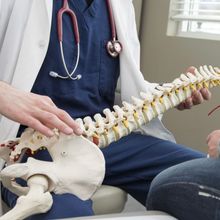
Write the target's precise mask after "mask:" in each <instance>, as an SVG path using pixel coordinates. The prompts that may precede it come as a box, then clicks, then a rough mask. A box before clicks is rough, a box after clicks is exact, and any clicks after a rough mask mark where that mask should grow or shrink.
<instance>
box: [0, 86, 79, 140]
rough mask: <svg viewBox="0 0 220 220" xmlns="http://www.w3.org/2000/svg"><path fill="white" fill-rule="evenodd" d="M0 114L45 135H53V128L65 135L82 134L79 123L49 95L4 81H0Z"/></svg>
mask: <svg viewBox="0 0 220 220" xmlns="http://www.w3.org/2000/svg"><path fill="white" fill-rule="evenodd" d="M0 114H2V115H4V116H5V117H7V118H9V119H11V120H13V121H16V122H18V123H20V124H22V125H26V126H28V127H31V128H33V129H35V130H37V131H39V132H40V133H42V134H44V135H46V136H53V134H54V133H53V131H52V129H54V128H57V129H58V130H59V131H61V132H62V133H64V134H67V135H70V134H72V133H75V134H77V135H81V134H82V130H81V129H80V127H79V125H78V124H77V123H76V122H75V121H74V120H73V119H72V118H71V117H70V116H69V114H68V113H66V112H65V111H63V110H61V109H59V108H57V107H56V105H55V104H54V103H53V101H52V100H51V99H50V98H49V97H47V96H41V95H37V94H34V93H28V92H24V91H21V90H18V89H15V88H13V87H12V86H10V85H8V84H6V83H4V82H0Z"/></svg>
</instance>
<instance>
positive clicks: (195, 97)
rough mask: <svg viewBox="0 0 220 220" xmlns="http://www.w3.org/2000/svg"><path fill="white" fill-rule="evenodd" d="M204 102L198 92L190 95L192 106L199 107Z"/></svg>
mask: <svg viewBox="0 0 220 220" xmlns="http://www.w3.org/2000/svg"><path fill="white" fill-rule="evenodd" d="M203 101H204V99H203V96H202V94H201V93H200V92H199V91H194V92H193V94H192V103H193V105H199V104H201V103H202V102H203Z"/></svg>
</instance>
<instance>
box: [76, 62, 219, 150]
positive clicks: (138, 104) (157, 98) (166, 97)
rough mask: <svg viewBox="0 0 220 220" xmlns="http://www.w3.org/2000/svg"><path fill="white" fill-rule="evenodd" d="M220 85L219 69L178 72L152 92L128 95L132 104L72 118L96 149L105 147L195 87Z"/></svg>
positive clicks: (163, 110) (185, 96)
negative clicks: (92, 114)
mask: <svg viewBox="0 0 220 220" xmlns="http://www.w3.org/2000/svg"><path fill="white" fill-rule="evenodd" d="M217 85H220V69H219V68H216V67H215V68H213V67H212V66H209V67H208V66H201V67H200V68H199V69H195V72H194V74H192V73H190V72H188V73H186V74H181V75H180V77H179V78H177V79H175V80H174V81H173V82H172V83H164V84H162V85H158V86H157V87H156V88H155V89H154V91H152V94H148V93H144V92H141V93H140V97H132V102H133V103H132V104H131V103H127V102H123V103H122V104H123V107H119V106H117V105H115V106H113V109H114V110H113V111H111V110H110V109H105V110H104V111H103V113H104V115H105V117H103V116H102V115H101V114H96V115H95V116H94V117H93V118H91V117H85V118H84V119H80V118H79V119H76V122H78V123H79V125H80V127H81V128H82V129H83V131H84V135H85V137H86V138H88V139H89V140H90V141H92V142H93V143H95V144H96V145H98V146H99V147H100V148H102V147H106V146H108V145H109V144H110V143H112V142H114V141H117V140H118V139H120V138H121V137H123V136H126V135H127V134H129V133H131V132H132V131H134V130H136V129H137V128H139V127H141V126H142V125H144V124H146V123H148V122H149V121H151V120H152V119H153V118H155V117H157V116H158V115H160V114H163V113H164V112H166V111H167V110H169V109H170V108H173V107H175V106H177V105H178V104H180V103H181V102H183V101H184V100H186V99H187V98H188V97H190V96H191V95H192V92H193V91H195V90H200V89H201V88H209V87H210V88H211V87H213V86H217Z"/></svg>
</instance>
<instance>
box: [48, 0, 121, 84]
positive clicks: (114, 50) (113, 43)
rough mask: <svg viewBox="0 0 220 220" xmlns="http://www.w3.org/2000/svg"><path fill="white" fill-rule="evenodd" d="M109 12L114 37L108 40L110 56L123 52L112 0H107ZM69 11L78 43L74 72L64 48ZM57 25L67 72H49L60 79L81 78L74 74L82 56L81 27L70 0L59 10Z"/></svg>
mask: <svg viewBox="0 0 220 220" xmlns="http://www.w3.org/2000/svg"><path fill="white" fill-rule="evenodd" d="M106 4H107V8H108V12H109V20H110V25H111V32H112V39H111V40H109V41H108V42H107V45H106V49H107V51H108V53H109V55H110V56H112V57H114V58H115V57H117V56H118V55H119V54H120V53H121V52H122V44H121V43H120V42H119V41H118V40H117V34H116V25H115V20H114V16H113V11H112V7H111V4H110V0H106ZM65 13H67V14H68V15H69V16H70V18H71V21H72V25H73V30H74V35H75V36H74V37H75V42H76V45H77V58H76V62H75V65H74V68H73V70H72V72H70V71H69V70H68V68H67V65H66V61H65V57H64V50H63V15H64V14H65ZM57 27H58V30H57V32H58V39H59V43H60V52H61V58H62V62H63V66H64V69H65V72H66V76H62V75H59V74H58V73H56V72H54V71H51V72H50V73H49V74H50V76H52V77H55V78H60V79H72V80H79V79H81V78H82V75H80V74H78V75H76V76H74V74H75V72H76V70H77V67H78V65H79V58H80V34H79V27H78V21H77V17H76V14H75V13H74V11H73V10H71V9H70V7H69V3H68V0H63V7H62V8H61V9H60V10H59V11H58V14H57Z"/></svg>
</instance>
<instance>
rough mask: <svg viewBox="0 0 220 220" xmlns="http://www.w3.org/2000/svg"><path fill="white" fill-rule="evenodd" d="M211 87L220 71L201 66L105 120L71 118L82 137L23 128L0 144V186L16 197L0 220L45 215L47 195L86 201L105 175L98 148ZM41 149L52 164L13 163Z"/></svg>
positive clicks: (219, 77) (49, 203) (48, 203)
mask: <svg viewBox="0 0 220 220" xmlns="http://www.w3.org/2000/svg"><path fill="white" fill-rule="evenodd" d="M216 85H220V69H219V68H213V67H211V66H209V67H207V66H202V67H200V68H199V69H196V70H195V74H192V73H187V74H181V75H180V77H179V78H177V79H175V80H174V81H173V82H172V83H166V84H163V85H158V86H157V87H156V88H155V89H154V91H153V92H152V94H146V93H141V94H140V97H136V98H135V97H132V100H133V103H132V104H130V103H127V102H123V107H119V106H117V105H115V106H113V109H114V111H111V110H110V109H105V110H104V111H103V113H104V115H105V117H103V116H102V115H101V114H96V115H95V116H94V118H91V117H85V118H84V119H77V120H76V121H77V122H78V123H79V125H80V126H81V128H82V129H83V131H84V135H83V136H80V137H79V136H75V135H71V136H66V135H64V134H61V133H59V131H57V130H56V129H55V130H54V136H53V137H52V138H47V137H45V136H43V135H42V134H40V133H39V132H37V131H34V130H32V129H30V128H28V129H26V130H25V132H24V133H23V134H22V136H21V138H19V139H15V140H12V141H6V142H5V143H3V144H1V145H0V146H1V147H0V157H1V158H3V159H4V160H5V161H6V163H7V166H6V167H5V168H4V169H3V170H2V171H1V180H2V183H3V185H4V186H5V187H7V188H8V189H9V190H11V191H12V192H14V193H15V194H17V195H18V196H20V197H19V198H18V200H17V204H16V206H15V207H14V208H13V209H12V210H11V211H9V212H8V213H6V214H5V215H4V216H2V217H1V218H0V219H1V220H6V219H7V220H9V219H10V220H11V219H14V220H16V219H17V220H18V219H24V218H26V217H28V216H30V215H33V214H36V213H43V212H46V211H48V210H49V209H50V208H51V206H52V203H53V201H52V196H51V194H50V192H54V193H56V194H62V193H72V194H74V195H76V196H78V197H79V198H81V199H83V200H86V199H89V198H90V197H91V196H92V195H93V194H94V192H95V191H96V190H97V188H98V187H99V186H100V185H101V183H102V181H103V178H104V175H105V162H104V158H103V155H102V153H101V151H100V149H99V148H102V147H105V146H108V145H109V144H110V143H112V142H114V141H117V140H118V139H120V138H121V137H123V136H126V135H128V134H129V133H131V132H132V131H134V130H136V129H137V128H139V127H141V126H142V125H144V124H146V123H148V122H149V121H151V120H152V119H153V118H155V117H157V116H158V115H160V114H162V113H164V112H166V111H167V110H169V109H170V108H173V107H175V106H177V105H178V104H179V103H181V102H182V101H184V100H186V99H187V98H188V97H190V96H191V95H192V92H193V91H194V90H199V89H201V88H210V87H213V86H216ZM97 146H98V147H97ZM42 148H46V149H47V150H48V151H49V153H50V155H51V157H52V162H46V161H40V160H36V159H34V158H32V157H29V159H28V160H27V162H26V163H19V162H18V161H19V158H20V157H21V155H22V153H23V152H24V151H25V150H27V149H28V150H29V151H31V153H32V154H34V152H35V151H37V150H41V149H42ZM15 161H17V163H15ZM15 178H22V179H24V180H26V182H27V187H22V186H20V185H19V184H17V183H16V182H15Z"/></svg>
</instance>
